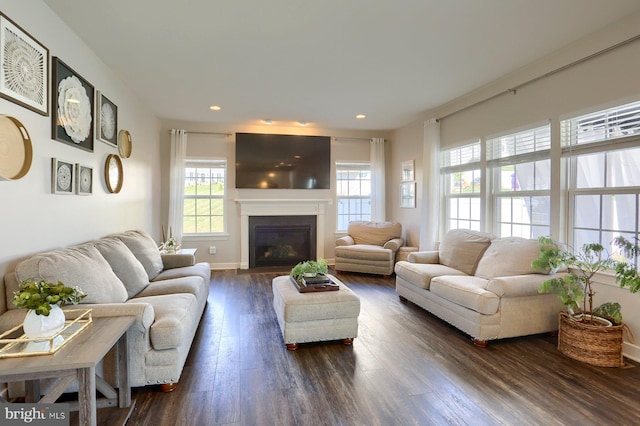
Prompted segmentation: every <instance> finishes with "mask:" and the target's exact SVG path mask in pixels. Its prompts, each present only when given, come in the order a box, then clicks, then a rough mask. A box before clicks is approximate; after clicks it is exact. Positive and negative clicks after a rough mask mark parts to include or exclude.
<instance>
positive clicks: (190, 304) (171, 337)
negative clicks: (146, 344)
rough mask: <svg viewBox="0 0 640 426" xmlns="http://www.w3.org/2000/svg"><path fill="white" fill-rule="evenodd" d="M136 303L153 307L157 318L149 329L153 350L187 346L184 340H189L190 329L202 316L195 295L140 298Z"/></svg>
mask: <svg viewBox="0 0 640 426" xmlns="http://www.w3.org/2000/svg"><path fill="white" fill-rule="evenodd" d="M135 301H136V302H144V303H149V304H150V305H151V306H153V311H154V313H155V318H154V321H153V324H151V328H150V329H149V338H150V340H151V346H152V347H153V349H155V350H163V349H173V348H177V347H179V346H181V345H185V344H187V342H185V341H184V340H185V339H188V338H189V336H190V329H191V328H192V327H193V324H196V323H197V322H198V317H199V315H200V311H199V309H198V307H197V305H198V302H197V301H196V298H195V296H194V295H193V294H186V293H176V294H172V295H163V296H149V297H139V298H136V299H135Z"/></svg>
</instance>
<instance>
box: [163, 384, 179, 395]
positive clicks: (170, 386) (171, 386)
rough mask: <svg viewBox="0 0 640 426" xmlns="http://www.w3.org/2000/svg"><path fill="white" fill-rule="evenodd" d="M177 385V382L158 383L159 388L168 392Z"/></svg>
mask: <svg viewBox="0 0 640 426" xmlns="http://www.w3.org/2000/svg"><path fill="white" fill-rule="evenodd" d="M177 387H178V384H177V383H163V384H161V385H160V390H161V391H162V392H164V393H169V392H173V391H174V390H175V389H176V388H177Z"/></svg>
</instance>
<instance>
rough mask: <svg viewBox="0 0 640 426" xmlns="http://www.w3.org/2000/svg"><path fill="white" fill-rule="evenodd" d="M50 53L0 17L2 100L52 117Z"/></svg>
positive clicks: (0, 92)
mask: <svg viewBox="0 0 640 426" xmlns="http://www.w3.org/2000/svg"><path fill="white" fill-rule="evenodd" d="M48 83H49V49H47V48H46V47H44V45H43V44H41V43H40V42H39V41H38V40H36V39H35V38H33V37H31V35H29V33H27V32H26V31H25V30H23V29H22V28H20V27H19V26H18V25H17V24H16V23H15V22H13V21H12V20H11V19H9V18H8V17H7V16H6V15H4V14H2V13H0V97H3V98H5V99H7V100H9V101H11V102H14V103H16V104H18V105H21V106H23V107H25V108H28V109H30V110H32V111H35V112H37V113H38V114H41V115H44V116H47V115H49V86H48Z"/></svg>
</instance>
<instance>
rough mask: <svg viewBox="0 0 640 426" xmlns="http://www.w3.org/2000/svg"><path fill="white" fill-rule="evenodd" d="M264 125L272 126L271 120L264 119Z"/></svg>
mask: <svg viewBox="0 0 640 426" xmlns="http://www.w3.org/2000/svg"><path fill="white" fill-rule="evenodd" d="M264 124H273V120H271V119H270V118H266V119H265V120H264Z"/></svg>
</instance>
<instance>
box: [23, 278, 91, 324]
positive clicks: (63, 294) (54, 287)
mask: <svg viewBox="0 0 640 426" xmlns="http://www.w3.org/2000/svg"><path fill="white" fill-rule="evenodd" d="M85 297H87V295H86V294H85V293H84V292H83V291H82V290H81V289H80V288H79V287H67V286H65V285H64V284H63V283H62V282H61V281H58V282H57V283H52V282H49V281H46V280H40V281H36V280H35V279H33V278H31V279H28V280H24V281H22V282H21V283H20V290H18V291H15V292H13V304H14V305H16V306H17V307H18V308H26V309H32V310H34V311H35V312H36V314H38V315H44V316H47V317H48V316H49V313H50V312H51V305H58V306H64V305H67V304H74V305H75V304H77V303H78V302H80V301H81V300H82V299H84V298H85Z"/></svg>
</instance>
